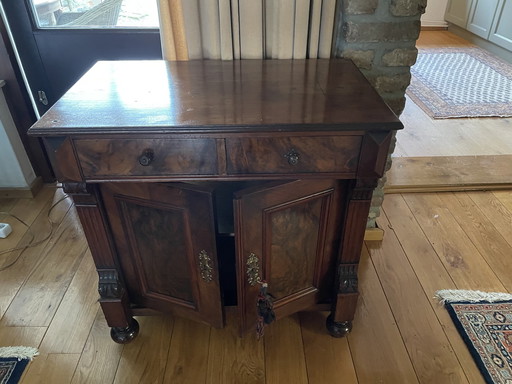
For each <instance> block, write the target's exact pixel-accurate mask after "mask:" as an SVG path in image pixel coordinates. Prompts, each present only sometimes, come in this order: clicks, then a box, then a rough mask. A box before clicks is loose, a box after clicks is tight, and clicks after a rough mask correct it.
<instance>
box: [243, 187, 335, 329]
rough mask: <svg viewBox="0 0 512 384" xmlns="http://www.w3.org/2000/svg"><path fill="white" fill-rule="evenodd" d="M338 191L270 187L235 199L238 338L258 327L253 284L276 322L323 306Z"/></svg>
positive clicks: (332, 254)
mask: <svg viewBox="0 0 512 384" xmlns="http://www.w3.org/2000/svg"><path fill="white" fill-rule="evenodd" d="M343 185H344V184H342V183H341V182H339V181H335V180H308V181H300V180H298V181H292V182H286V183H277V182H276V183H273V184H270V185H266V186H263V187H261V186H260V187H255V188H252V189H247V190H244V191H241V192H239V193H237V194H236V197H235V220H236V229H235V237H236V238H237V247H236V248H237V250H236V251H237V276H238V307H239V313H240V325H241V332H242V333H244V332H246V331H248V330H251V329H255V326H256V323H257V318H258V314H257V309H256V303H257V297H258V293H259V289H260V284H259V283H258V280H261V281H266V282H267V283H268V292H269V293H270V294H271V295H272V296H273V297H274V311H275V313H276V316H277V318H281V317H284V316H287V315H290V314H292V313H295V312H298V311H301V310H304V309H307V308H310V307H312V306H314V305H315V304H317V303H320V302H328V301H329V300H330V298H331V296H332V294H333V292H332V284H333V278H334V269H335V263H336V255H337V252H338V244H339V241H340V233H341V217H342V199H343V196H344V194H343Z"/></svg>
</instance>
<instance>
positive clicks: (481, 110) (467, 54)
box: [406, 47, 512, 119]
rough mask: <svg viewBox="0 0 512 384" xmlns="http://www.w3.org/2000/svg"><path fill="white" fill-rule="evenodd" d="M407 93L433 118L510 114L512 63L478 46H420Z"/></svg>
mask: <svg viewBox="0 0 512 384" xmlns="http://www.w3.org/2000/svg"><path fill="white" fill-rule="evenodd" d="M411 75H412V77H411V84H410V85H409V87H408V88H407V92H406V93H407V95H408V96H409V97H410V98H411V100H412V101H414V103H416V104H417V105H418V106H419V107H420V108H421V109H423V110H424V111H425V113H427V115H429V116H430V117H432V118H434V119H446V118H462V117H491V116H494V117H508V116H512V64H510V63H507V62H506V61H504V60H501V59H499V58H497V57H495V56H493V55H492V54H490V53H488V52H487V51H484V50H482V49H480V48H455V47H454V48H439V49H420V50H419V53H418V59H417V61H416V64H414V65H413V66H412V67H411Z"/></svg>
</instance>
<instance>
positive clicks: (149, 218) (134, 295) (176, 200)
mask: <svg viewBox="0 0 512 384" xmlns="http://www.w3.org/2000/svg"><path fill="white" fill-rule="evenodd" d="M101 191H102V196H103V201H104V204H105V208H106V211H107V215H108V218H109V221H110V225H111V227H112V232H113V236H114V239H115V243H116V249H117V252H118V257H119V262H120V264H121V269H122V273H123V276H124V279H125V282H126V285H127V289H128V293H129V296H130V301H131V302H132V303H134V304H136V305H137V306H140V307H143V308H151V309H156V310H158V311H162V312H173V313H176V314H178V315H181V316H184V317H189V318H192V319H195V320H199V321H202V322H205V323H208V324H211V325H212V326H215V327H222V325H223V314H222V302H221V298H220V289H219V281H218V268H217V256H216V248H215V224H214V218H213V208H212V193H211V191H210V190H208V189H205V188H200V187H198V186H191V185H188V184H181V183H173V184H154V183H152V184H144V183H137V184H129V183H118V184H116V183H109V184H102V185H101Z"/></svg>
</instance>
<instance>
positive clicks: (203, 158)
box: [75, 139, 218, 179]
mask: <svg viewBox="0 0 512 384" xmlns="http://www.w3.org/2000/svg"><path fill="white" fill-rule="evenodd" d="M75 147H76V150H77V153H78V159H79V161H80V165H81V168H82V172H83V174H84V177H85V178H92V179H97V178H103V177H109V178H123V177H130V176H164V175H214V174H216V173H217V168H218V167H217V146H216V142H215V139H82V140H76V141H75ZM143 155H145V158H144V159H141V156H143ZM144 160H146V161H149V164H147V165H142V164H141V163H144Z"/></svg>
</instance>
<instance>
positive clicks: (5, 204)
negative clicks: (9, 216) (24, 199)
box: [0, 197, 19, 218]
mask: <svg viewBox="0 0 512 384" xmlns="http://www.w3.org/2000/svg"><path fill="white" fill-rule="evenodd" d="M18 200H19V199H15V198H7V197H2V198H1V199H0V212H9V211H10V210H11V209H12V207H14V205H15V204H16V203H17V202H18ZM4 217H5V216H4V215H3V214H2V213H0V218H4Z"/></svg>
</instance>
